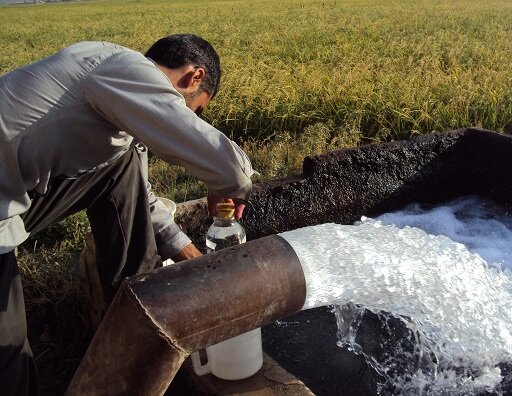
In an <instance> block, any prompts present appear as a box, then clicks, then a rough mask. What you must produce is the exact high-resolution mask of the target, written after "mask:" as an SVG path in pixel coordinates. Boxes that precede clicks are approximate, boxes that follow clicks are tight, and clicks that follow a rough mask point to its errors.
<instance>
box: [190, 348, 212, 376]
mask: <svg viewBox="0 0 512 396" xmlns="http://www.w3.org/2000/svg"><path fill="white" fill-rule="evenodd" d="M190 358H191V359H192V367H193V368H194V372H195V373H196V374H197V375H206V374H210V373H211V372H212V369H211V367H210V362H206V364H204V365H202V364H201V358H200V357H199V352H192V354H191V355H190Z"/></svg>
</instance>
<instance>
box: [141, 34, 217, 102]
mask: <svg viewBox="0 0 512 396" xmlns="http://www.w3.org/2000/svg"><path fill="white" fill-rule="evenodd" d="M146 56H147V57H148V58H151V59H152V60H153V61H155V62H156V63H158V64H159V65H161V66H164V67H168V68H170V69H174V68H176V67H181V66H184V65H192V66H195V67H202V68H203V69H204V70H205V72H206V73H205V77H204V79H203V82H202V83H201V87H200V89H201V90H202V91H206V92H207V93H208V94H210V95H211V96H212V98H213V97H214V96H215V95H216V94H217V91H218V90H219V84H220V75H221V70H220V59H219V55H218V54H217V52H216V51H215V49H214V48H213V47H212V46H211V44H210V43H209V42H208V41H206V40H204V39H202V38H201V37H199V36H196V35H194V34H172V35H170V36H167V37H163V38H161V39H160V40H158V41H157V42H156V43H155V44H153V45H152V46H151V48H150V49H149V50H148V51H147V52H146Z"/></svg>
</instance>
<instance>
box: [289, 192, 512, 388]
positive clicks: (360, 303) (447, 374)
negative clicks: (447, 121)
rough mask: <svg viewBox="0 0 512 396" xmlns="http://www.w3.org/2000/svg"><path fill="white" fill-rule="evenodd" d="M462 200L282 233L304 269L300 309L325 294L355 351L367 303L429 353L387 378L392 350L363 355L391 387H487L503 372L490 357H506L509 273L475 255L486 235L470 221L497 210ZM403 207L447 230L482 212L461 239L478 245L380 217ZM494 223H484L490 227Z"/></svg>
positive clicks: (323, 301)
mask: <svg viewBox="0 0 512 396" xmlns="http://www.w3.org/2000/svg"><path fill="white" fill-rule="evenodd" d="M465 202H466V201H457V202H455V204H454V205H453V206H452V207H451V209H447V208H433V212H434V213H436V215H435V216H430V215H427V214H425V213H422V210H423V209H421V208H419V207H411V208H408V209H407V211H406V212H404V213H405V214H404V215H403V216H402V215H400V214H393V215H391V214H390V215H388V217H383V218H381V219H382V220H381V221H377V220H372V219H363V221H361V222H359V223H358V224H357V225H355V226H347V225H337V224H323V225H319V226H314V227H306V228H304V229H300V230H294V231H290V232H285V233H283V234H281V236H282V237H283V238H285V239H286V240H287V241H288V242H289V243H290V245H291V246H292V247H293V248H294V250H295V251H296V253H297V255H298V256H299V259H300V261H301V264H302V266H303V269H304V274H305V277H306V284H307V297H306V302H305V305H304V309H308V308H313V307H317V306H321V305H328V304H334V305H336V306H339V307H341V308H338V322H339V325H340V334H341V335H342V338H341V341H342V342H343V343H344V344H345V345H348V346H349V347H350V348H352V349H353V350H355V351H356V352H358V351H359V352H360V351H362V349H363V348H362V347H361V346H360V345H358V344H357V342H356V334H354V331H357V323H358V321H359V320H361V313H362V312H363V310H364V309H367V310H369V311H371V312H375V313H378V314H379V315H384V316H383V318H384V320H385V321H386V320H388V321H389V320H390V318H395V319H398V320H400V321H401V322H402V323H403V324H404V326H405V327H406V328H407V329H409V330H410V334H411V337H412V338H414V342H415V343H416V345H415V346H414V348H415V352H414V353H416V354H417V355H418V356H421V359H423V360H425V357H428V359H427V360H428V361H427V362H426V364H420V365H418V367H417V368H415V370H414V371H410V372H408V373H407V375H406V376H403V373H402V377H400V376H397V374H396V373H393V374H392V375H393V376H394V377H393V378H391V377H390V372H391V371H392V370H390V367H391V366H395V365H396V363H395V362H393V357H389V356H388V357H386V359H385V360H384V361H381V362H378V361H376V359H374V358H372V357H371V356H367V360H368V361H369V362H370V363H371V364H372V365H373V366H374V367H375V368H376V369H377V371H378V372H380V373H381V374H383V375H385V376H387V379H388V381H393V382H394V389H395V392H396V393H408V394H417V393H422V392H427V393H429V394H438V393H442V392H444V393H446V392H448V393H449V394H471V393H473V392H477V391H478V390H481V389H492V388H493V387H494V386H495V385H496V384H497V383H498V382H499V381H500V379H501V376H500V369H499V368H497V365H498V364H499V363H501V362H511V361H512V333H511V331H512V312H511V311H512V310H511V309H510V307H512V295H511V290H512V275H511V274H510V271H509V270H507V269H503V268H502V267H501V266H499V265H494V264H489V263H487V262H486V261H485V260H484V259H482V257H481V255H482V256H485V255H486V254H488V253H489V251H490V250H489V249H487V248H486V246H485V243H487V242H488V241H489V239H487V236H486V235H484V236H483V239H485V241H487V242H485V241H484V242H483V243H484V246H483V247H484V248H485V249H481V248H480V247H479V246H480V244H481V243H480V242H478V243H476V241H478V240H480V241H481V239H480V238H479V237H478V236H477V233H476V232H475V230H481V229H482V228H481V227H480V225H481V223H479V221H480V220H482V219H484V220H490V221H491V222H493V221H495V220H494V219H491V217H490V216H489V213H488V212H486V211H485V210H483V211H481V212H480V213H481V214H482V216H480V215H478V216H473V215H471V216H469V215H466V214H464V215H462V214H461V213H462V212H461V211H460V208H461V207H462V206H467V202H466V203H465ZM470 206H471V205H470ZM478 207H480V208H482V206H481V205H480V206H478ZM406 216H413V217H414V218H415V220H417V219H418V216H424V217H425V218H426V219H427V220H428V223H431V224H433V223H438V224H442V225H443V226H444V228H445V230H448V231H450V232H447V233H449V234H450V235H451V236H452V237H453V236H454V235H458V236H459V237H460V236H461V235H465V233H464V232H462V231H461V230H462V229H464V226H463V225H461V224H459V223H457V222H455V223H453V222H452V221H451V220H450V221H448V220H446V219H448V218H454V219H455V220H457V221H458V222H460V221H461V218H463V219H473V220H475V218H479V219H480V220H476V224H477V225H476V226H475V227H474V228H471V227H468V228H467V229H469V230H472V231H470V232H469V235H468V239H467V240H469V241H471V242H472V243H473V249H475V251H479V253H480V254H475V253H472V252H470V251H469V250H468V249H467V248H466V246H464V245H463V244H461V243H457V242H454V241H452V240H451V239H450V238H448V237H446V236H444V235H430V234H427V233H426V232H425V231H423V230H420V229H418V228H414V227H409V226H405V227H403V228H399V227H397V226H395V225H386V224H383V221H391V222H397V223H399V221H398V220H399V219H400V218H403V217H406ZM436 218H437V220H435V219H436ZM462 222H463V221H462ZM400 224H401V225H403V224H404V223H400ZM492 224H495V223H492ZM498 228H499V227H494V226H491V229H492V230H494V231H496V229H498ZM505 228H507V227H505ZM483 229H485V227H483ZM432 230H433V229H429V232H434V231H432ZM508 231H509V230H508ZM445 232H446V231H445ZM436 233H437V232H436ZM500 233H502V234H506V233H507V230H501V231H500ZM498 240H499V238H497V237H496V234H494V237H493V238H491V242H492V241H494V242H496V241H498ZM499 243H501V242H498V245H499ZM491 250H492V249H491ZM498 250H499V249H498ZM489 257H491V260H490V261H491V262H497V263H505V264H506V265H510V264H509V263H508V261H507V260H508V259H509V258H507V257H505V258H503V257H498V256H497V255H496V254H495V252H494V253H492V254H490V255H489ZM347 307H348V308H350V307H352V308H353V309H352V311H351V310H350V309H348V313H349V314H348V315H347ZM363 308H364V309H363ZM343 310H345V316H343V312H342V311H343ZM343 326H345V328H344V329H343ZM418 349H421V350H420V351H419V353H418ZM402 352H403V351H402ZM399 355H400V354H399ZM402 355H403V353H402Z"/></svg>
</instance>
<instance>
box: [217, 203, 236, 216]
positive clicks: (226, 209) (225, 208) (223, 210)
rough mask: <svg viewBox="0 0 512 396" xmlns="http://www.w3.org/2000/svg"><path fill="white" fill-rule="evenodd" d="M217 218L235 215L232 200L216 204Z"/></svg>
mask: <svg viewBox="0 0 512 396" xmlns="http://www.w3.org/2000/svg"><path fill="white" fill-rule="evenodd" d="M215 217H217V218H218V219H230V218H232V217H235V204H234V203H233V202H220V203H218V204H217V214H216V215H215Z"/></svg>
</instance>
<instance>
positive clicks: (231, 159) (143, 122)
mask: <svg viewBox="0 0 512 396" xmlns="http://www.w3.org/2000/svg"><path fill="white" fill-rule="evenodd" d="M84 93H85V96H86V98H87V100H88V102H89V103H90V105H91V106H92V108H93V109H94V110H95V111H97V112H98V113H99V114H101V115H102V116H103V117H104V118H105V119H107V120H108V121H110V122H112V123H113V124H114V125H116V126H117V127H118V128H119V129H120V130H125V131H127V132H128V133H130V134H131V135H132V136H134V137H136V138H137V139H138V140H139V141H141V142H143V143H144V144H145V145H146V146H147V147H148V148H149V149H150V150H151V151H152V152H153V153H155V154H156V155H157V156H158V157H160V158H161V159H163V160H164V161H166V162H168V163H171V164H177V165H181V166H183V167H185V168H186V169H187V170H188V171H189V172H190V173H191V174H192V175H194V176H196V177H197V178H198V179H199V180H201V181H203V182H204V183H205V184H206V186H207V187H208V190H209V191H210V192H212V193H214V194H216V195H217V196H221V197H229V198H242V199H247V196H248V194H249V192H250V190H251V188H252V183H251V179H250V177H251V176H252V174H253V173H254V171H253V170H252V166H251V163H250V161H249V159H248V158H247V156H246V155H245V153H244V152H243V151H242V150H241V149H240V148H239V147H238V146H237V145H236V144H235V143H234V142H233V141H231V140H230V139H228V138H227V137H226V136H225V135H224V134H223V133H222V132H220V131H218V130H217V129H216V128H214V127H213V126H211V125H209V124H208V123H207V122H205V121H203V120H201V119H200V118H199V117H198V116H197V115H196V114H194V112H193V111H192V110H190V109H189V108H187V106H186V103H185V100H184V98H183V96H181V94H179V92H178V91H176V90H175V89H174V88H173V86H172V85H171V83H170V81H169V80H168V79H167V77H166V76H165V74H164V73H163V72H162V71H161V70H160V69H158V68H157V67H156V66H155V65H154V64H152V63H151V62H150V61H149V60H147V59H145V58H144V57H143V56H142V55H141V54H138V53H136V52H132V51H127V52H124V53H120V54H117V55H115V56H113V57H112V59H109V60H108V61H105V62H104V63H102V64H101V65H99V66H97V67H96V68H95V70H94V71H93V72H91V73H90V75H89V76H88V78H87V81H86V82H85V83H84Z"/></svg>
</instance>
